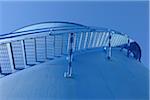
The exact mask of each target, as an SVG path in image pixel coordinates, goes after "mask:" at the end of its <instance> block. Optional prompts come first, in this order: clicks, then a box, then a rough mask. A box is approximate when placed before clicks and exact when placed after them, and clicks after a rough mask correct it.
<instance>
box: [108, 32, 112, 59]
mask: <svg viewBox="0 0 150 100" xmlns="http://www.w3.org/2000/svg"><path fill="white" fill-rule="evenodd" d="M111 38H112V35H111V32H109V38H108V39H109V40H108V54H107V58H108V59H111Z"/></svg>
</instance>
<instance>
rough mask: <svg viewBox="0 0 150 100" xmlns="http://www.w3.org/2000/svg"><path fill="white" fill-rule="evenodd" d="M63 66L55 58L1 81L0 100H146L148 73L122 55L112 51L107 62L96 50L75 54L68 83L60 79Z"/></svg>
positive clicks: (133, 60) (104, 55)
mask: <svg viewBox="0 0 150 100" xmlns="http://www.w3.org/2000/svg"><path fill="white" fill-rule="evenodd" d="M87 58H88V59H87ZM127 62H128V63H127ZM67 65H68V63H67V60H66V58H65V57H61V58H55V59H54V60H51V61H46V62H45V63H41V64H38V65H36V66H33V67H31V68H27V69H24V70H22V71H19V72H16V73H14V74H11V75H8V76H6V77H3V78H1V79H0V89H1V91H0V99H1V100H12V99H13V100H27V99H28V100H35V99H36V100H49V99H52V100H60V99H61V100H62V99H63V100H74V99H75V100H76V99H77V100H85V99H86V100H87V99H90V100H94V99H96V100H100V99H102V100H107V99H110V100H121V99H126V100H137V99H139V100H148V95H149V92H148V90H149V88H148V87H149V86H148V85H149V83H148V79H149V78H148V73H149V72H148V69H147V68H145V67H144V66H143V64H141V63H139V62H138V61H136V60H135V59H133V58H130V57H129V58H128V57H127V56H126V53H125V52H120V50H118V49H114V50H113V52H112V58H111V60H108V59H107V58H106V54H105V52H103V50H100V49H95V50H89V51H86V52H85V51H84V52H82V51H81V52H79V53H76V54H75V58H74V61H73V63H72V66H73V78H71V79H67V78H64V77H63V74H64V72H65V71H66V70H67Z"/></svg>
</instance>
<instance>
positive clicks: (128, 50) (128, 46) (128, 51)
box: [127, 37, 130, 57]
mask: <svg viewBox="0 0 150 100" xmlns="http://www.w3.org/2000/svg"><path fill="white" fill-rule="evenodd" d="M129 54H130V39H129V37H128V44H127V57H129Z"/></svg>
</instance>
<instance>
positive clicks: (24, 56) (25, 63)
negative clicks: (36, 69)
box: [21, 40, 27, 68]
mask: <svg viewBox="0 0 150 100" xmlns="http://www.w3.org/2000/svg"><path fill="white" fill-rule="evenodd" d="M21 47H22V53H23V61H24V66H25V68H26V66H27V57H26V50H25V43H24V40H21Z"/></svg>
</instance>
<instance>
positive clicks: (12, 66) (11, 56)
mask: <svg viewBox="0 0 150 100" xmlns="http://www.w3.org/2000/svg"><path fill="white" fill-rule="evenodd" d="M6 46H7V51H8V56H9V60H10V67H11V70H12V73H13V72H14V71H15V69H14V68H15V66H14V61H13V54H12V50H11V43H7V44H6Z"/></svg>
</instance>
